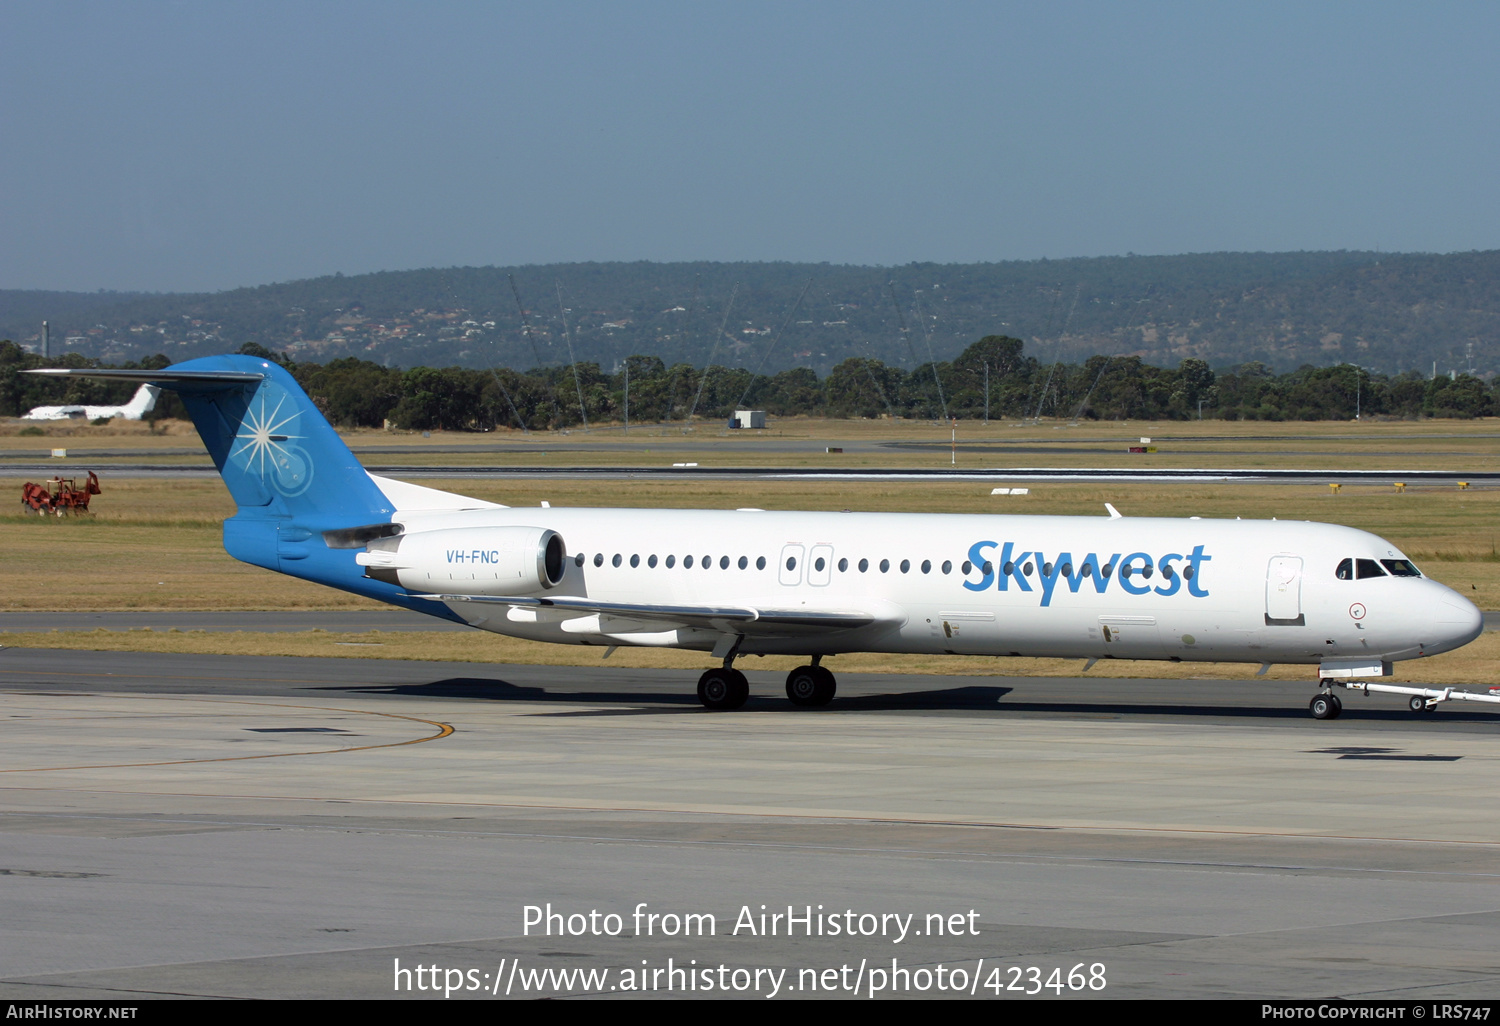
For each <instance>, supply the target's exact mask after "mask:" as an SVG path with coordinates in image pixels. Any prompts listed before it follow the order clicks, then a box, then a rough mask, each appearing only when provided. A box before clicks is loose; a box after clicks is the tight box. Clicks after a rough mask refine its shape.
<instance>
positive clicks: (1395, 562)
mask: <svg viewBox="0 0 1500 1026" xmlns="http://www.w3.org/2000/svg"><path fill="white" fill-rule="evenodd" d="M1380 562H1381V565H1383V566H1384V567H1385V568H1386V569H1387V570H1389V571H1390V572H1391V576H1392V577H1421V576H1422V571H1420V570H1418V569H1417V568H1416V567H1414V566H1412V565H1411V560H1409V559H1382V560H1381V561H1380Z"/></svg>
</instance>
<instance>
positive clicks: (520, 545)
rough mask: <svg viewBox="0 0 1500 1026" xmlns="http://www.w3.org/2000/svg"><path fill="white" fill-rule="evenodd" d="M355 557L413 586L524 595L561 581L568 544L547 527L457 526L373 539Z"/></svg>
mask: <svg viewBox="0 0 1500 1026" xmlns="http://www.w3.org/2000/svg"><path fill="white" fill-rule="evenodd" d="M354 561H355V562H356V563H358V564H359V565H360V566H363V567H364V568H365V576H366V577H371V578H373V579H375V580H377V581H385V582H386V583H387V584H398V585H400V586H401V587H403V588H406V589H407V590H409V591H425V592H445V593H451V594H457V595H526V594H530V593H532V592H536V591H540V590H545V589H547V588H554V587H556V586H557V585H558V584H560V583H562V579H563V572H564V570H565V566H564V564H565V562H566V561H567V547H566V546H565V545H564V544H563V540H562V535H560V534H558V533H557V532H556V531H549V530H547V529H546V528H543V527H474V528H468V527H455V528H450V529H448V530H441V531H418V532H416V533H414V534H399V535H396V536H395V537H391V538H376V539H373V540H371V541H370V543H369V544H368V545H367V546H365V551H363V552H361V553H358V554H357V555H356V556H355V557H354Z"/></svg>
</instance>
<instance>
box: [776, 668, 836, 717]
mask: <svg viewBox="0 0 1500 1026" xmlns="http://www.w3.org/2000/svg"><path fill="white" fill-rule="evenodd" d="M837 690H838V682H837V681H836V680H835V679H834V676H833V674H832V673H831V672H830V671H828V670H825V669H824V668H823V667H821V666H799V667H797V668H796V669H795V670H793V671H792V672H791V673H789V674H787V675H786V697H787V698H789V699H791V700H792V704H793V705H800V706H805V707H811V706H819V705H827V704H828V703H829V702H831V701H833V695H834V692H836V691H837Z"/></svg>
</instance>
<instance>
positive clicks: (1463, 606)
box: [1436, 596, 1484, 627]
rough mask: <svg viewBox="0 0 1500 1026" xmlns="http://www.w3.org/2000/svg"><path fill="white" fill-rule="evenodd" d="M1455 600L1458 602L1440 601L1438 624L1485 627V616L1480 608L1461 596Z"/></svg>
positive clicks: (1452, 600)
mask: <svg viewBox="0 0 1500 1026" xmlns="http://www.w3.org/2000/svg"><path fill="white" fill-rule="evenodd" d="M1454 598H1456V599H1457V601H1454V599H1449V598H1445V599H1441V600H1439V601H1438V604H1437V610H1436V612H1437V621H1438V623H1451V624H1459V625H1462V626H1465V627H1483V626H1484V614H1483V613H1481V612H1480V611H1479V607H1478V606H1476V605H1475V604H1474V603H1472V602H1470V601H1468V600H1467V599H1465V598H1462V597H1460V596H1454Z"/></svg>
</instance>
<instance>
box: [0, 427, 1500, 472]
mask: <svg viewBox="0 0 1500 1026" xmlns="http://www.w3.org/2000/svg"><path fill="white" fill-rule="evenodd" d="M22 426H25V425H23V422H19V421H9V422H4V423H0V450H3V452H4V453H5V455H4V456H3V457H0V472H3V467H4V463H5V462H6V461H12V462H14V461H17V460H23V459H24V460H30V461H35V460H36V459H38V458H46V457H48V454H49V453H50V451H51V450H52V449H53V448H66V449H68V451H69V453H70V462H71V460H72V459H73V458H84V459H90V460H91V461H92V464H91V465H92V468H93V469H96V470H97V469H100V468H102V467H107V466H108V465H109V464H110V463H111V462H138V461H140V460H142V459H149V460H150V461H151V462H163V463H185V464H204V465H206V464H207V463H208V457H207V454H206V453H205V454H201V455H155V454H157V453H161V452H163V451H164V450H171V449H183V448H194V449H196V448H197V438H196V435H195V434H194V433H193V431H192V428H191V427H190V426H189V425H185V424H180V423H177V422H163V424H162V425H161V427H160V431H161V433H158V434H153V433H151V432H150V431H149V429H148V427H147V426H146V425H144V424H141V423H139V422H136V423H134V424H130V423H126V422H122V421H114V422H112V423H111V424H110V425H108V426H102V427H93V426H91V425H89V424H79V423H77V422H67V423H57V424H53V425H47V424H43V425H39V426H40V427H41V429H42V430H43V431H44V432H46V434H44V435H43V436H41V437H22V436H20V435H19V434H18V432H19V431H20V430H21V428H22ZM342 434H343V436H344V439H345V441H347V442H348V443H349V445H350V447H351V448H353V449H354V450H355V452H357V453H358V452H361V451H362V450H368V449H391V448H397V449H399V450H400V451H399V452H396V453H391V452H383V453H380V454H379V455H378V456H377V455H374V454H369V455H366V456H365V460H366V462H379V463H402V464H414V465H430V464H449V465H468V464H491V465H493V464H496V463H505V464H510V465H515V466H660V465H670V464H671V463H675V462H685V461H692V462H698V463H701V464H703V465H704V466H787V467H813V466H816V467H825V466H826V467H844V468H850V467H854V468H870V467H902V468H908V467H937V466H948V465H950V461H952V460H955V457H954V455H953V454H952V452H951V450H950V446H949V441H950V437H951V429H950V426H949V425H947V424H938V423H933V422H927V421H905V420H904V421H888V420H885V421H874V420H825V419H818V418H805V417H794V418H788V419H784V420H773V422H772V426H771V427H770V428H769V429H768V430H765V431H727V430H725V429H724V428H723V426H722V425H721V424H719V423H718V422H717V421H709V422H702V421H700V422H698V423H697V424H696V425H695V427H694V428H693V429H691V430H685V429H684V428H683V426H682V425H680V424H671V425H641V426H638V427H636V428H633V429H632V430H631V432H630V433H629V434H626V433H624V432H623V431H622V430H621V429H620V428H619V427H618V426H613V427H611V426H605V427H602V428H597V429H595V430H592V431H589V432H584V431H581V430H572V431H561V432H532V433H531V434H528V435H523V434H521V433H520V432H518V431H511V430H504V431H494V432H488V433H461V432H441V431H438V432H432V434H431V436H430V437H423V435H422V434H420V433H416V432H395V431H375V430H353V431H346V432H343V433H342ZM1143 436H1144V437H1149V438H1151V440H1152V443H1153V444H1154V445H1156V446H1157V448H1158V451H1157V452H1155V453H1143V454H1131V453H1128V452H1127V451H1126V449H1127V448H1128V446H1130V445H1138V444H1139V443H1140V439H1141V438H1142V437H1143ZM957 438H958V445H957V451H956V465H957V466H959V467H965V468H969V469H975V468H986V469H987V468H992V467H1004V466H1012V467H1021V466H1055V467H1131V468H1150V467H1200V466H1212V467H1224V468H1271V467H1286V466H1298V467H1305V468H1309V469H1334V468H1341V467H1348V466H1351V465H1353V466H1357V467H1361V468H1364V469H1369V470H1422V469H1428V470H1451V471H1463V470H1467V471H1474V470H1495V469H1500V421H1497V420H1494V419H1490V420H1469V421H1462V420H1441V421H1438V420H1424V421H1401V420H1378V421H1377V420H1362V421H1343V422H1301V421H1296V422H1281V423H1272V422H1269V421H1236V422H1225V421H1216V420H1204V421H1171V422H1146V421H1141V422H1118V421H1083V422H1081V423H1079V424H1077V425H1073V424H1069V423H1067V422H1060V421H1045V420H1044V421H1042V422H1041V423H1039V424H1030V423H1025V424H1023V423H1017V422H1014V421H1005V422H1002V421H998V420H997V421H994V422H992V423H990V424H988V425H986V424H984V423H982V422H980V421H960V422H959V424H958V428H957ZM889 443H897V444H895V445H894V446H893V445H891V444H889ZM789 445H792V446H795V447H796V449H797V451H785V450H786V449H787V448H788V447H789ZM497 447H503V448H504V449H505V450H506V451H505V452H504V453H503V455H501V454H497V453H496V452H495V451H494V450H495V449H496V448H497ZM827 447H835V448H840V447H843V448H846V449H847V450H848V451H846V452H844V453H826V452H824V451H823V450H824V449H825V448H827ZM91 451H109V452H115V453H120V455H117V456H109V457H102V456H101V457H91V456H90V455H89V454H90V452H91Z"/></svg>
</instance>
